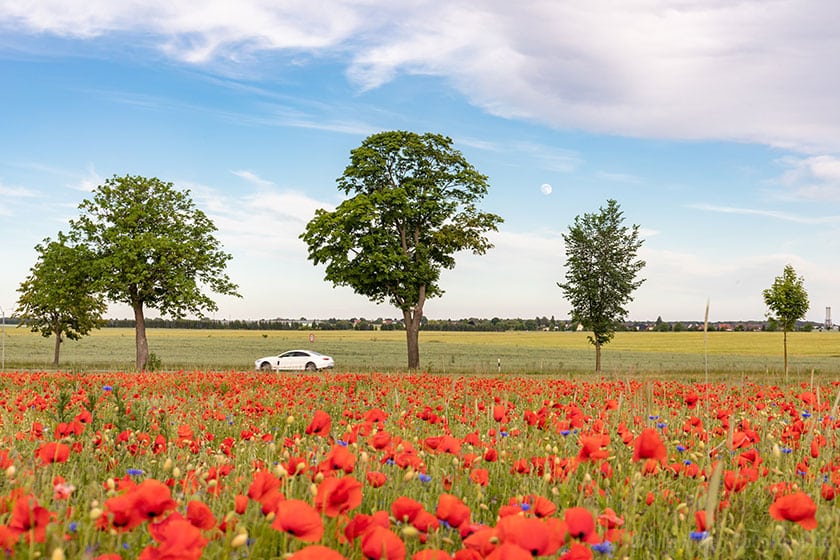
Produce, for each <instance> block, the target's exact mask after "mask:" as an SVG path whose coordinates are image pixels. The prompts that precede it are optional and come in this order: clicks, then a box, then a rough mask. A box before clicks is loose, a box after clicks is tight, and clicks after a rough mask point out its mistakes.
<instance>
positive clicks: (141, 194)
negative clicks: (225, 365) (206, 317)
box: [70, 175, 238, 370]
mask: <svg viewBox="0 0 840 560" xmlns="http://www.w3.org/2000/svg"><path fill="white" fill-rule="evenodd" d="M79 209H80V210H81V211H82V214H81V215H80V216H79V218H78V219H77V220H75V221H71V222H70V223H71V228H72V231H73V232H74V233H75V234H76V235H78V236H79V238H80V239H82V240H83V241H84V242H85V243H86V244H87V246H88V247H89V248H90V250H91V252H92V253H93V254H94V255H95V256H96V264H97V267H96V268H97V271H98V274H99V276H98V280H99V286H100V288H101V290H102V291H103V293H104V294H105V295H106V296H107V298H108V299H109V300H111V301H113V302H117V303H126V304H128V305H130V306H131V308H132V309H133V311H134V320H135V331H136V334H135V341H136V348H137V353H136V367H137V369H138V370H142V369H143V368H145V366H146V362H147V361H148V359H149V345H148V341H147V339H146V320H145V315H144V310H145V309H146V308H153V309H157V310H159V311H160V312H161V313H162V314H166V315H172V316H174V317H176V318H181V317H183V316H185V315H186V314H188V313H195V314H198V315H203V313H204V312H205V311H215V310H216V309H217V306H216V303H215V302H214V301H213V300H212V299H210V297H209V296H207V295H205V294H204V292H203V291H202V288H205V287H206V288H209V289H210V290H212V291H213V292H215V293H218V294H225V295H235V296H238V294H237V292H236V288H237V287H236V285H235V284H233V283H232V282H231V281H230V279H229V278H228V276H227V274H225V265H226V263H227V261H228V260H230V258H231V256H230V255H229V254H227V253H225V252H224V251H222V249H221V245H220V243H219V241H218V240H216V238H215V237H214V235H213V233H214V232H215V231H216V226H215V225H214V224H213V222H212V221H211V220H210V219H209V218H208V217H207V216H206V215H205V214H204V212H202V211H201V210H199V209H198V208H196V207H195V205H194V204H193V201H192V199H191V197H190V193H189V191H181V190H178V189H176V188H175V187H174V185H173V184H172V183H166V182H163V181H161V180H160V179H157V178H151V179H149V178H146V177H140V176H130V175H126V176H124V177H118V176H116V175H115V176H114V177H112V178H110V179H108V180H106V181H105V182H104V183H103V184H102V185H100V186H99V187H97V188H96V190H95V191H94V194H93V198H90V199H87V200H85V201H83V202H82V203H81V204H80V205H79Z"/></svg>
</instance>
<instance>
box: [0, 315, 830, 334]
mask: <svg viewBox="0 0 840 560" xmlns="http://www.w3.org/2000/svg"><path fill="white" fill-rule="evenodd" d="M8 321H10V320H9V319H7V322H8ZM9 324H12V323H11V322H10V323H9ZM106 326H107V327H122V328H134V319H109V320H108V321H107V323H106ZM146 327H147V328H156V329H236V330H255V331H256V330H278V331H281V330H357V331H373V330H383V331H397V330H405V325H404V324H403V322H402V320H400V319H383V318H377V319H373V320H368V319H364V318H352V319H336V318H331V319H306V318H303V317H302V318H300V319H260V320H240V319H234V320H227V319H221V320H219V319H162V318H155V319H147V320H146ZM820 327H821V326H820V325H819V324H817V323H812V322H808V321H801V322H798V323H797V330H806V331H807V330H813V329H815V328H820ZM422 328H423V330H426V331H462V332H505V331H575V330H581V329H580V327H579V326H578V324H577V323H574V322H572V321H570V320H567V319H563V320H558V319H555V318H554V317H551V318H548V317H535V318H533V319H518V318H517V319H500V318H498V317H493V318H492V319H481V318H468V319H427V318H425V317H424V318H423V323H422ZM616 330H618V331H660V332H666V331H672V332H680V331H702V330H703V323H702V322H697V321H694V322H691V321H687V322H682V321H670V322H668V321H662V319H661V318H658V319H657V320H656V321H628V322H626V323H623V324H621V325H619V326H618V328H617V329H616ZM708 330H709V331H774V330H778V326H777V325H776V324H775V323H774V322H773V321H729V322H724V321H718V322H710V323H709V324H708Z"/></svg>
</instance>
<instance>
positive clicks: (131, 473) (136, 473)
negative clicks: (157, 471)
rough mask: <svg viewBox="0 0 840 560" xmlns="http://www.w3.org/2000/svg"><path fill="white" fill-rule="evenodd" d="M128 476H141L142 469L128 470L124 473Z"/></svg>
mask: <svg viewBox="0 0 840 560" xmlns="http://www.w3.org/2000/svg"><path fill="white" fill-rule="evenodd" d="M125 472H127V473H128V474H129V476H143V469H128V470H127V471H125Z"/></svg>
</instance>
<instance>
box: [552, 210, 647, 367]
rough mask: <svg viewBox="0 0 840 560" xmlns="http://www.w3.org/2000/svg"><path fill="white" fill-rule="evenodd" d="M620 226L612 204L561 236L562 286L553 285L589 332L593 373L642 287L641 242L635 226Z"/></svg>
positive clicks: (583, 218) (580, 220) (586, 216)
mask: <svg viewBox="0 0 840 560" xmlns="http://www.w3.org/2000/svg"><path fill="white" fill-rule="evenodd" d="M623 222H624V213H623V212H622V211H621V208H620V206H619V204H618V202H616V201H615V200H612V199H611V200H608V201H607V205H606V207H601V208H600V210H599V212H598V213H592V214H589V213H585V214H583V216H577V217H575V221H574V224H572V225H571V226H569V231H568V233H564V234H563V240H564V241H565V243H566V281H565V282H563V283H561V282H558V283H557V285H558V286H559V287H560V288H561V289H562V290H563V294H564V296H565V297H566V299H567V300H568V301H569V303H570V305H571V308H572V309H571V316H572V320H573V321H576V322H579V323H580V324H582V325H583V327H584V328H585V329H586V330H589V331H591V332H592V335H591V336H590V337H589V341H590V342H591V343H592V344H593V345H594V346H595V370H596V371H600V370H601V346H602V345H603V344H606V343H608V342H609V341H610V340H612V338H613V336H614V335H615V330H616V325H617V323H619V322H621V321H624V319H625V317H626V315H627V309H626V307H625V306H626V305H627V304H628V303H630V302H631V301H633V297H632V293H633V292H634V291H635V290H636V288H638V287H639V286H641V284H642V283H643V282H644V279H637V274H638V273H639V272H640V271H641V270H642V268H644V266H645V262H644V261H642V260H637V258H636V257H637V253H638V251H639V248H640V247H641V246H642V243H643V240H642V239H639V226H638V225H633V226H632V227H627V226H624V225H623Z"/></svg>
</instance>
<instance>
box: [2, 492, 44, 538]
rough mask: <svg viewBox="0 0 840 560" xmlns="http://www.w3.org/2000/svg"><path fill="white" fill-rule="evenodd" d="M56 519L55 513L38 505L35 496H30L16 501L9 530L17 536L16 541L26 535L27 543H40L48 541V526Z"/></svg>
mask: <svg viewBox="0 0 840 560" xmlns="http://www.w3.org/2000/svg"><path fill="white" fill-rule="evenodd" d="M54 517H55V514H54V513H53V512H51V511H49V510H48V509H46V508H44V507H41V506H40V505H38V500H37V499H36V498H35V496H33V495H31V494H28V495H25V496H21V497H19V498H18V499H17V500H16V501H15V505H14V507H13V508H12V518H11V519H10V520H9V523H8V528H9V531H11V532H12V534H13V535H14V536H15V541H17V539H18V538H19V537H20V535H26V541H27V542H32V541H35V542H39V543H40V542H44V539H46V533H47V525H49V523H50V521H51V520H52V519H53V518H54ZM7 540H8V539H7Z"/></svg>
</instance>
